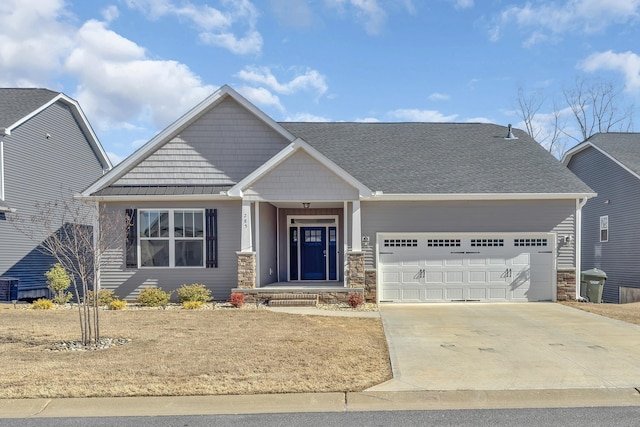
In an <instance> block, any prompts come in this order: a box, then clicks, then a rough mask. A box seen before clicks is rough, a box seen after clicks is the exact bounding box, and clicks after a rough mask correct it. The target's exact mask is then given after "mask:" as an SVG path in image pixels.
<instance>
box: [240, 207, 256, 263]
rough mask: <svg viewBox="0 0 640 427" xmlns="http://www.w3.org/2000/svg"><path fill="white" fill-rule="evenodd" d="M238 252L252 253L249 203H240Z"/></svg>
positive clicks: (251, 221) (251, 222) (251, 223)
mask: <svg viewBox="0 0 640 427" xmlns="http://www.w3.org/2000/svg"><path fill="white" fill-rule="evenodd" d="M240 224H241V225H240V252H253V241H252V236H251V228H252V225H253V220H252V215H251V202H250V201H248V200H243V201H242V216H241V219H240Z"/></svg>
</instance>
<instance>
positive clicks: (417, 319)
mask: <svg viewBox="0 0 640 427" xmlns="http://www.w3.org/2000/svg"><path fill="white" fill-rule="evenodd" d="M380 315H381V317H382V321H383V325H384V330H385V334H386V336H387V342H388V343H389V350H390V354H391V365H392V368H393V377H394V378H393V379H392V380H390V381H388V382H386V383H383V384H380V385H378V386H375V387H373V388H371V389H369V390H370V391H403V390H525V389H575V388H621V387H639V386H640V363H639V362H638V357H639V355H640V326H636V325H631V324H628V323H625V322H621V321H618V320H613V319H609V318H605V317H601V316H598V315H595V314H591V313H587V312H583V311H580V310H577V309H573V308H570V307H566V306H563V305H560V304H554V303H514V304H510V303H493V304H482V303H460V304H457V303H451V304H422V305H415V304H411V305H408V304H381V305H380Z"/></svg>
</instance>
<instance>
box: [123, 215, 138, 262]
mask: <svg viewBox="0 0 640 427" xmlns="http://www.w3.org/2000/svg"><path fill="white" fill-rule="evenodd" d="M137 213H138V210H137V209H127V210H126V213H125V215H126V221H127V242H126V247H125V251H126V253H125V262H126V266H127V268H138V215H137Z"/></svg>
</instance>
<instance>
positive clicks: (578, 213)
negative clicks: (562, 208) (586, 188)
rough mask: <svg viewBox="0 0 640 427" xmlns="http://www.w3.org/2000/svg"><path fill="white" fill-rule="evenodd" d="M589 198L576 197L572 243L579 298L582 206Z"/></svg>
mask: <svg viewBox="0 0 640 427" xmlns="http://www.w3.org/2000/svg"><path fill="white" fill-rule="evenodd" d="M588 200H589V199H588V198H586V197H584V198H582V199H576V230H575V238H574V239H573V242H574V243H573V244H574V245H575V252H576V299H578V298H580V272H581V271H582V208H583V207H584V205H585V204H587V201H588Z"/></svg>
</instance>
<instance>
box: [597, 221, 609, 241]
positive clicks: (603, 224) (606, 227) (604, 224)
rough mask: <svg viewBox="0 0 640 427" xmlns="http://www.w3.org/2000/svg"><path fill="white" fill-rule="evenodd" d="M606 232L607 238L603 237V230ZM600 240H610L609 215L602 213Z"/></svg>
mask: <svg viewBox="0 0 640 427" xmlns="http://www.w3.org/2000/svg"><path fill="white" fill-rule="evenodd" d="M603 231H604V232H606V233H605V238H604V239H603V238H602V232H603ZM599 237H600V242H601V243H606V242H608V241H609V215H602V216H601V217H600V236H599Z"/></svg>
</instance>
